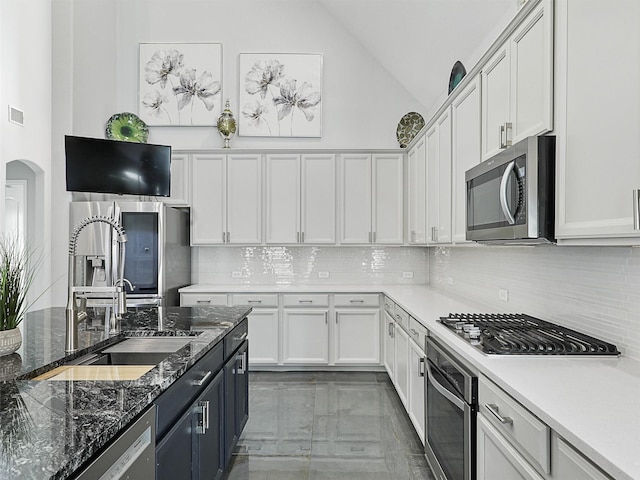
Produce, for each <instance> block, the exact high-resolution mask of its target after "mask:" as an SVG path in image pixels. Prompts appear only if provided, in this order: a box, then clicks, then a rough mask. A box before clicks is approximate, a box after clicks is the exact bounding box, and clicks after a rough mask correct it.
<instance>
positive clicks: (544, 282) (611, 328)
mask: <svg viewBox="0 0 640 480" xmlns="http://www.w3.org/2000/svg"><path fill="white" fill-rule="evenodd" d="M429 250H430V252H429V261H430V272H429V273H430V275H429V276H430V282H429V283H430V284H431V285H432V286H436V287H440V288H442V289H445V290H448V291H451V292H452V293H455V294H458V295H462V296H465V297H470V298H473V299H476V300H479V301H482V302H484V303H485V304H487V305H488V306H489V307H491V308H493V309H494V310H496V311H510V312H524V313H528V314H529V315H533V316H536V317H539V318H542V319H543V320H548V321H551V322H554V323H558V324H560V325H564V326H566V327H569V328H574V329H576V330H579V331H581V332H584V333H588V334H591V335H594V336H597V337H599V338H602V339H604V340H607V341H609V342H612V343H615V344H616V345H617V346H618V348H619V349H620V350H621V351H622V352H623V353H624V354H626V355H628V356H631V357H634V358H637V359H639V360H640V249H637V248H632V247H559V246H552V245H549V246H536V247H513V246H509V247H483V246H475V247H441V248H432V249H429ZM500 289H506V290H508V301H507V302H505V301H503V300H500V299H499V297H498V294H499V290H500Z"/></svg>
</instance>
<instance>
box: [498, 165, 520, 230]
mask: <svg viewBox="0 0 640 480" xmlns="http://www.w3.org/2000/svg"><path fill="white" fill-rule="evenodd" d="M515 166H516V162H515V160H514V161H513V162H511V163H509V165H507V168H506V169H505V170H504V173H503V174H502V180H500V207H501V208H502V213H504V216H505V217H507V221H508V222H509V225H513V224H514V223H516V219H515V218H513V214H512V213H511V211H510V210H509V205H507V181H508V180H509V175H511V173H512V172H513V169H514V168H515Z"/></svg>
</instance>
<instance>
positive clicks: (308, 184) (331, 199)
mask: <svg viewBox="0 0 640 480" xmlns="http://www.w3.org/2000/svg"><path fill="white" fill-rule="evenodd" d="M301 208H302V218H301V222H302V225H301V229H300V230H301V233H302V238H301V242H302V243H327V244H332V243H336V157H335V155H320V154H318V155H303V156H302V196H301Z"/></svg>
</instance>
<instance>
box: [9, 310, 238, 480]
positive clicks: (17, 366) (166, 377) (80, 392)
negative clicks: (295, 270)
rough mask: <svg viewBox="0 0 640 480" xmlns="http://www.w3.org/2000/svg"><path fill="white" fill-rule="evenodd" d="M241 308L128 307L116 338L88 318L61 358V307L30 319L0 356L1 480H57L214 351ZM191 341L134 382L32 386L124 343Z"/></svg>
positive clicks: (94, 318) (95, 319)
mask: <svg viewBox="0 0 640 480" xmlns="http://www.w3.org/2000/svg"><path fill="white" fill-rule="evenodd" d="M250 311H251V309H250V308H248V307H161V308H157V307H155V308H139V309H137V308H131V309H129V310H128V312H127V314H126V315H125V316H124V318H123V319H122V326H121V333H120V334H118V335H116V336H111V337H109V336H108V335H105V333H104V328H103V327H104V321H103V319H102V318H100V317H99V315H93V314H92V313H90V315H89V318H88V319H87V320H86V321H83V322H81V323H80V326H79V332H78V333H79V339H78V343H79V347H80V350H79V351H78V352H77V353H75V354H73V355H70V356H65V353H64V339H65V311H64V308H49V309H44V310H39V311H36V312H32V313H29V314H28V315H27V317H26V318H25V320H24V322H23V324H22V332H23V346H22V347H21V349H20V350H19V351H18V353H14V354H12V355H7V356H3V357H0V480H5V479H7V480H8V479H12V480H15V479H38V480H40V479H64V478H68V477H69V476H70V475H71V474H72V473H73V472H74V471H75V470H77V469H78V468H79V467H80V466H81V465H82V464H84V463H85V462H86V461H87V460H88V459H90V458H91V457H92V456H93V455H94V454H95V453H96V452H97V451H98V450H99V449H100V448H101V447H103V446H104V445H105V444H106V443H108V442H109V441H110V440H111V439H112V438H113V437H114V436H115V435H116V434H117V433H118V432H119V431H120V430H121V429H123V428H124V427H126V426H127V425H128V424H129V423H130V422H131V420H133V419H134V418H135V417H136V416H137V415H138V414H140V413H141V412H143V411H144V410H145V409H146V408H147V407H148V406H149V405H151V404H152V403H153V401H154V400H155V399H156V398H157V397H158V396H159V395H160V393H162V392H163V391H164V390H166V389H167V388H168V387H169V386H170V385H171V384H172V383H173V382H175V380H176V379H178V378H179V377H180V376H181V375H182V374H183V373H184V372H185V371H186V370H187V369H188V368H189V367H191V366H192V365H193V364H194V363H195V362H196V361H197V360H198V359H200V358H201V357H202V356H203V355H204V354H205V353H206V352H207V351H209V350H210V349H211V348H212V347H213V346H214V345H215V344H217V343H218V342H219V341H220V340H221V339H222V338H223V337H224V336H225V335H226V334H227V332H229V331H230V330H231V329H232V327H233V326H235V325H236V324H237V323H238V322H240V321H241V320H242V319H243V318H245V317H246V316H247V314H248V313H249V312H250ZM156 335H168V336H177V335H179V336H185V335H189V336H193V341H192V342H190V343H188V344H187V345H186V346H185V347H183V348H181V349H180V350H178V351H177V352H176V353H174V354H171V355H170V356H169V357H167V358H166V359H165V360H164V361H162V362H161V363H160V364H158V365H157V366H156V367H155V368H153V369H152V370H150V371H149V372H148V373H146V374H145V375H143V376H142V377H140V378H139V379H137V380H127V381H48V380H33V378H34V377H36V376H37V375H39V374H40V373H44V372H45V371H48V370H50V369H51V368H53V367H56V366H58V365H61V364H63V363H65V362H66V361H68V360H70V359H71V358H75V357H79V356H82V355H84V354H87V353H89V352H91V351H93V350H95V349H97V348H100V347H103V346H107V345H110V344H111V343H116V342H118V341H120V340H121V339H122V338H123V337H125V336H127V337H130V336H156Z"/></svg>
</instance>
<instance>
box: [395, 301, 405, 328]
mask: <svg viewBox="0 0 640 480" xmlns="http://www.w3.org/2000/svg"><path fill="white" fill-rule="evenodd" d="M393 318H394V320H395V321H396V322H398V323H399V324H400V326H401V327H402V328H404V329H405V330H406V331H409V314H408V313H407V312H405V311H404V309H403V308H402V307H401V306H400V305H398V304H396V305H395V306H394V308H393Z"/></svg>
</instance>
